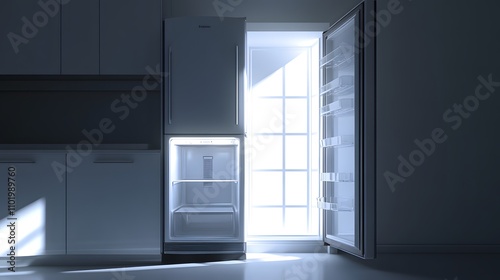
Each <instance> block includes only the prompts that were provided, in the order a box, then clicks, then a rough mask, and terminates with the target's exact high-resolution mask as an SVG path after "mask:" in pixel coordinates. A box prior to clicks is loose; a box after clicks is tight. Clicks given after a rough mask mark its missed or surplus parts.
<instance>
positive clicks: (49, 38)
mask: <svg viewBox="0 0 500 280" xmlns="http://www.w3.org/2000/svg"><path fill="white" fill-rule="evenodd" d="M52 3H57V1H47V2H46V1H38V0H24V1H15V0H5V1H2V2H1V8H0V30H1V34H2V37H1V39H0V75H8V74H13V75H46V74H60V72H61V67H60V62H61V48H60V46H61V40H60V33H61V13H60V5H59V4H57V5H53V4H52Z"/></svg>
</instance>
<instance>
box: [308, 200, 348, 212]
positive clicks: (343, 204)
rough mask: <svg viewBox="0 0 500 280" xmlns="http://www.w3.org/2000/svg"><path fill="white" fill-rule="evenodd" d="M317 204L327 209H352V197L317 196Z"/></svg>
mask: <svg viewBox="0 0 500 280" xmlns="http://www.w3.org/2000/svg"><path fill="white" fill-rule="evenodd" d="M316 202H317V206H318V208H320V209H323V210H329V211H347V212H352V211H354V199H353V198H348V197H318V198H317V199H316Z"/></svg>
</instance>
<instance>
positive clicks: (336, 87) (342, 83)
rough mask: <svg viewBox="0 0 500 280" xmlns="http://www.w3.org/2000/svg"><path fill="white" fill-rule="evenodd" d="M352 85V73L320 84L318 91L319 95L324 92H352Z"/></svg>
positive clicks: (336, 93)
mask: <svg viewBox="0 0 500 280" xmlns="http://www.w3.org/2000/svg"><path fill="white" fill-rule="evenodd" d="M353 85H354V77H353V76H352V75H343V76H340V77H338V78H337V79H334V80H333V81H331V82H329V83H327V84H326V85H324V86H322V87H321V90H320V92H321V95H324V94H326V93H333V94H335V95H343V94H348V93H353V89H354V87H353ZM349 89H350V90H349Z"/></svg>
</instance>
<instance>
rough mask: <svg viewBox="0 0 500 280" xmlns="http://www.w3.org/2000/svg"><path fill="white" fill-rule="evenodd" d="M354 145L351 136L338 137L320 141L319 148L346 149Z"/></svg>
mask: <svg viewBox="0 0 500 280" xmlns="http://www.w3.org/2000/svg"><path fill="white" fill-rule="evenodd" d="M352 145H354V136H353V135H340V136H334V137H330V138H325V139H323V140H321V147H323V148H328V147H347V146H352Z"/></svg>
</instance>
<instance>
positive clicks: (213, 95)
mask: <svg viewBox="0 0 500 280" xmlns="http://www.w3.org/2000/svg"><path fill="white" fill-rule="evenodd" d="M164 29H165V44H164V47H165V55H164V58H165V69H166V71H167V72H168V73H169V74H168V76H167V77H166V78H165V81H166V82H165V83H164V85H165V90H164V92H165V98H164V100H165V133H166V134H240V133H243V132H244V126H243V72H244V66H245V20H244V19H243V18H225V19H224V21H221V20H220V19H219V18H218V17H199V18H173V19H167V20H165V28H164Z"/></svg>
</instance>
